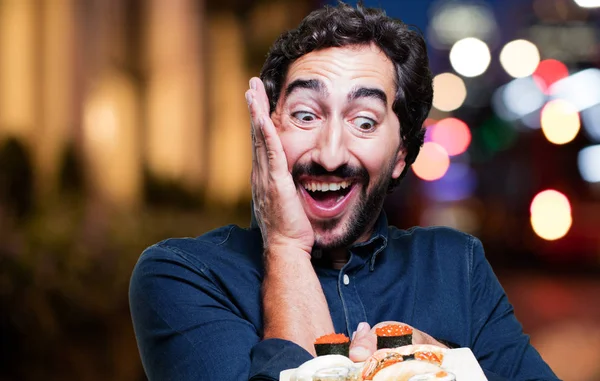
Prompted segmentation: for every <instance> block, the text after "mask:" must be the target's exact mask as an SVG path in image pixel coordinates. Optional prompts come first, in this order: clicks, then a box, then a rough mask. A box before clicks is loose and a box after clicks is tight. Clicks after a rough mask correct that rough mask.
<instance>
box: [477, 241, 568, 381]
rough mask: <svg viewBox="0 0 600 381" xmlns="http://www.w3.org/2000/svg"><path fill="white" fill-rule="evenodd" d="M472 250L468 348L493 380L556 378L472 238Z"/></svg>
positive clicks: (479, 245) (516, 380) (478, 244)
mask: <svg viewBox="0 0 600 381" xmlns="http://www.w3.org/2000/svg"><path fill="white" fill-rule="evenodd" d="M471 250H472V262H471V276H470V279H471V297H472V299H471V311H472V325H471V326H472V328H471V329H472V331H471V337H472V343H471V348H472V350H473V353H474V354H475V356H476V357H477V359H478V360H479V363H480V364H481V366H482V368H484V370H485V372H486V374H488V375H489V376H490V377H492V378H491V379H495V380H502V379H509V380H514V381H519V380H552V381H554V380H558V378H557V377H556V376H555V375H554V373H553V372H552V370H551V369H550V367H549V366H548V365H547V364H546V363H545V362H544V360H543V359H542V358H541V356H540V355H539V353H538V352H537V351H536V350H535V348H533V346H532V345H531V344H530V342H529V336H528V335H526V334H524V333H523V328H522V326H521V324H520V323H519V322H518V321H517V319H516V317H515V315H514V312H513V307H512V305H511V304H510V303H509V302H508V298H507V297H506V294H505V292H504V290H503V288H502V286H501V285H500V283H499V282H498V279H497V278H496V275H495V274H494V272H493V270H492V268H491V266H490V264H489V263H488V261H487V259H486V258H485V254H484V252H483V247H482V245H481V242H480V241H479V240H478V239H476V238H472V242H471Z"/></svg>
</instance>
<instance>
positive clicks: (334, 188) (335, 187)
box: [303, 181, 352, 192]
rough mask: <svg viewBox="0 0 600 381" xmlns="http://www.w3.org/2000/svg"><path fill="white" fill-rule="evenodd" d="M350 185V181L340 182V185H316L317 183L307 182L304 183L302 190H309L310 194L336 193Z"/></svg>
mask: <svg viewBox="0 0 600 381" xmlns="http://www.w3.org/2000/svg"><path fill="white" fill-rule="evenodd" d="M351 184H352V183H351V182H350V181H342V182H340V183H318V182H309V183H304V185H303V186H304V189H306V190H309V191H311V192H316V191H319V192H327V191H338V190H340V189H346V188H348V187H349V186H350V185H351Z"/></svg>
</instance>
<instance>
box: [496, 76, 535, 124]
mask: <svg viewBox="0 0 600 381" xmlns="http://www.w3.org/2000/svg"><path fill="white" fill-rule="evenodd" d="M546 99H547V97H546V95H545V94H544V93H542V91H541V90H540V89H539V87H538V86H537V85H536V84H535V82H534V80H533V78H532V77H525V78H517V79H513V80H512V81H510V82H509V83H507V84H506V85H504V86H501V87H500V88H498V89H497V90H496V91H495V93H494V95H493V97H492V107H493V108H494V111H495V112H496V115H498V116H499V117H500V118H501V119H504V120H506V121H515V120H517V119H520V118H523V117H524V116H526V115H528V114H531V113H533V112H535V111H537V110H539V109H540V108H541V107H542V106H543V105H544V102H546Z"/></svg>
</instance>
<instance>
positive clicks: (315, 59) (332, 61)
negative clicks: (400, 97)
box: [283, 44, 396, 100]
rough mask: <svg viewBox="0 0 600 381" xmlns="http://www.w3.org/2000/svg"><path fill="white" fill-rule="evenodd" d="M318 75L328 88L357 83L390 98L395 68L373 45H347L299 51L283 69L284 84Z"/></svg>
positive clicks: (392, 96)
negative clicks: (292, 60) (294, 58)
mask: <svg viewBox="0 0 600 381" xmlns="http://www.w3.org/2000/svg"><path fill="white" fill-rule="evenodd" d="M313 78H314V79H319V80H321V81H322V82H323V83H324V84H325V86H326V87H327V88H328V90H330V91H331V90H332V89H336V90H346V91H350V89H351V88H352V87H354V86H357V85H362V86H369V87H379V88H381V90H383V91H384V92H385V93H386V95H387V97H388V99H390V100H392V99H394V98H395V97H394V95H395V91H396V72H395V69H394V65H393V63H392V61H391V60H390V59H389V58H388V57H387V56H386V55H385V53H383V52H382V51H381V49H379V48H378V47H377V46H375V45H373V44H371V45H350V46H344V47H339V48H326V49H321V50H316V51H313V52H310V53H307V54H305V55H303V56H302V57H300V58H298V59H297V60H296V61H294V62H293V63H292V64H291V65H290V67H289V69H288V72H287V75H286V79H285V84H284V86H283V88H285V87H286V86H287V85H288V84H289V83H291V82H293V81H295V80H297V79H313Z"/></svg>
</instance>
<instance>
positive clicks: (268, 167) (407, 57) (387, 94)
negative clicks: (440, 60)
mask: <svg viewBox="0 0 600 381" xmlns="http://www.w3.org/2000/svg"><path fill="white" fill-rule="evenodd" d="M432 93H433V91H432V85H431V73H430V71H429V67H428V59H427V53H426V48H425V43H424V41H423V39H422V37H421V36H420V35H419V34H418V33H416V32H414V31H412V30H410V29H408V28H407V26H406V25H405V24H403V23H401V22H400V21H397V20H393V19H390V18H388V17H386V16H385V15H384V13H383V12H381V11H379V10H375V9H367V8H363V7H361V6H358V8H357V9H355V8H352V7H350V6H348V5H345V4H340V5H338V6H337V7H325V8H323V9H320V10H317V11H315V12H313V13H311V14H310V15H309V16H308V17H306V19H305V20H304V21H303V22H302V23H301V24H300V26H299V27H298V28H297V29H296V30H293V31H290V32H287V33H285V34H283V35H282V36H281V37H280V38H279V39H278V40H277V41H276V42H275V44H274V45H273V47H272V48H271V50H270V52H269V55H268V57H267V60H266V62H265V65H264V67H263V70H262V72H261V79H259V78H252V79H251V80H250V89H249V90H248V91H247V93H246V100H247V102H248V106H249V111H250V116H251V122H252V137H253V144H254V154H253V167H252V197H253V202H254V212H255V214H256V222H257V223H258V228H257V227H254V228H250V229H242V228H239V227H237V226H226V227H223V228H220V229H217V230H215V231H212V232H209V233H207V234H205V235H203V236H200V237H198V238H196V239H191V238H188V239H172V240H167V241H163V242H161V243H158V244H157V245H154V246H152V247H150V248H148V249H147V250H146V251H145V252H144V253H143V254H142V256H141V258H140V260H139V262H138V264H137V265H136V268H135V270H134V273H133V276H132V280H131V289H130V303H131V310H132V317H133V322H134V328H135V332H136V336H137V339H138V345H139V349H140V354H141V358H142V362H143V365H144V369H145V371H146V373H147V375H148V377H149V379H151V380H167V379H176V380H192V379H194V380H197V379H199V380H244V379H252V380H277V379H278V376H279V372H280V371H282V370H284V369H287V368H293V367H297V366H298V365H300V364H302V363H303V362H304V361H307V360H309V359H310V358H311V357H312V356H314V354H315V353H314V346H313V343H314V340H315V339H316V338H317V337H319V336H321V335H325V334H328V333H333V332H338V333H339V332H342V333H345V334H347V335H349V336H353V340H352V346H351V353H350V356H351V358H352V359H353V360H354V361H363V360H365V359H366V358H367V357H368V356H369V355H370V354H371V353H372V352H373V351H374V350H375V335H374V333H373V332H374V331H373V329H374V328H371V326H373V325H375V324H376V323H380V322H382V321H400V322H404V323H407V324H409V325H411V326H413V327H414V328H415V331H414V332H415V333H414V338H413V342H414V343H429V344H434V345H439V346H447V345H452V344H450V343H456V344H454V345H457V346H461V347H470V348H471V349H472V350H473V352H474V353H475V355H476V356H477V358H478V360H479V361H480V363H481V365H482V367H483V368H484V369H485V371H486V374H487V375H488V378H489V379H490V380H492V379H511V380H532V379H537V380H555V379H556V377H555V376H554V375H553V374H552V371H551V370H550V369H549V368H548V366H547V365H546V364H545V363H544V362H543V360H542V359H541V358H540V356H539V354H538V353H537V352H536V351H535V349H534V348H533V347H531V346H530V344H529V340H528V337H527V336H526V335H524V334H523V332H522V329H521V326H520V324H519V323H518V322H517V320H516V319H515V317H514V315H513V312H512V307H511V305H510V304H509V303H508V301H507V299H506V296H505V294H504V292H503V290H502V288H501V286H500V285H499V283H498V281H497V279H496V277H495V276H494V274H493V272H492V270H491V268H490V266H489V264H488V262H487V261H486V259H485V256H484V254H483V249H482V247H481V243H480V242H479V241H478V240H477V239H475V238H473V237H471V236H469V235H466V234H463V233H460V232H457V231H454V230H451V229H447V228H413V229H410V230H399V229H397V228H395V227H388V226H387V221H386V217H385V214H384V213H383V212H382V205H383V200H384V197H385V194H386V193H387V192H388V190H390V189H392V188H393V187H394V186H395V185H396V184H397V183H398V181H399V180H400V179H401V178H402V177H403V176H404V174H405V173H406V171H407V170H408V167H409V166H410V165H411V164H412V163H413V162H414V160H415V158H416V156H417V154H418V151H419V148H420V146H421V145H422V143H423V136H424V130H423V128H422V124H423V121H424V119H425V117H426V116H427V114H428V112H429V109H430V107H431V99H432Z"/></svg>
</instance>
